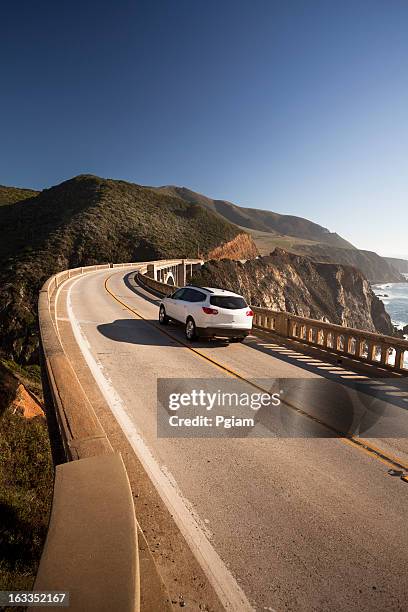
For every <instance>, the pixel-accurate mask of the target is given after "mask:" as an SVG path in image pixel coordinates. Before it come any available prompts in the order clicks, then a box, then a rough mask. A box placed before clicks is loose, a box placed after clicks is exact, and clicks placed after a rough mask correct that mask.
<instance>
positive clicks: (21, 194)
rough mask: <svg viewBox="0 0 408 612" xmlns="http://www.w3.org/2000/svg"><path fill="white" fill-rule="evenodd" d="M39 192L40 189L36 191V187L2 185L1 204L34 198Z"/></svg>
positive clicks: (0, 187) (0, 186) (0, 191)
mask: <svg viewBox="0 0 408 612" xmlns="http://www.w3.org/2000/svg"><path fill="white" fill-rule="evenodd" d="M37 194H38V191H34V189H20V188H19V187H6V186H4V185H0V206H6V205H8V204H14V203H15V202H20V201H21V200H27V199H28V198H34V197H35V196H36V195H37Z"/></svg>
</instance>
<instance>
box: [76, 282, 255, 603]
mask: <svg viewBox="0 0 408 612" xmlns="http://www.w3.org/2000/svg"><path fill="white" fill-rule="evenodd" d="M80 280H82V279H81V278H78V279H76V280H75V281H74V282H73V283H72V284H71V286H70V287H69V290H68V293H67V311H68V317H69V320H70V322H71V325H72V330H73V333H74V336H75V339H76V341H77V343H78V346H79V348H80V350H81V352H82V354H83V356H84V358H85V360H86V362H87V364H88V367H89V369H90V370H91V372H92V374H93V377H94V379H95V381H96V383H97V385H98V387H99V389H100V390H101V392H102V394H103V396H104V397H105V400H106V401H107V403H108V405H109V407H110V409H111V410H112V412H113V414H114V415H115V417H116V420H117V421H118V423H119V425H120V426H121V428H122V430H123V432H124V433H125V435H126V437H127V439H128V441H129V442H130V444H131V445H132V448H133V450H134V451H135V453H136V455H137V457H138V458H139V460H140V461H141V463H142V465H143V467H144V468H145V470H146V472H147V474H148V475H149V477H150V479H151V480H152V482H153V484H154V485H155V487H156V489H157V491H158V493H159V495H160V497H161V498H162V500H163V502H164V503H165V504H166V506H167V508H168V509H169V511H170V513H171V514H172V515H173V518H174V520H175V522H176V524H177V526H178V528H179V529H180V531H181V533H182V534H183V536H184V537H185V539H186V541H187V543H188V545H189V546H190V548H191V550H192V552H193V554H194V555H195V557H196V559H197V561H198V562H199V564H200V565H201V567H202V569H203V571H204V572H205V574H206V576H207V578H208V580H209V581H210V583H211V584H212V586H213V587H214V589H215V591H216V593H217V595H218V597H219V599H220V601H221V603H222V605H223V606H224V608H225V610H232V611H233V612H237V611H239V612H249V611H253V610H254V608H253V606H251V604H250V603H249V601H248V599H247V597H246V595H245V593H244V591H243V590H242V589H241V587H240V586H239V584H238V583H237V581H236V580H235V578H234V577H233V575H232V574H231V572H230V571H229V569H228V568H227V567H226V565H225V564H224V562H223V561H222V559H221V557H220V556H219V555H218V553H217V552H216V550H215V549H214V547H213V546H212V544H211V543H210V542H209V541H208V539H207V537H206V535H205V530H204V529H203V528H202V527H201V526H200V524H199V522H198V521H199V519H198V517H196V516H194V514H193V513H192V505H191V504H190V503H189V501H188V500H187V499H186V498H184V497H183V495H182V493H181V491H180V490H179V488H178V487H177V484H176V481H175V479H174V477H173V476H172V474H171V473H170V472H169V471H168V470H167V469H165V470H163V469H161V467H160V465H159V464H158V463H157V461H156V459H155V458H154V456H153V454H152V452H151V451H150V449H149V448H148V446H147V445H146V443H145V442H144V440H143V438H142V436H141V435H140V433H139V431H138V429H137V427H136V426H135V424H134V423H133V422H132V420H131V419H130V417H129V415H128V414H127V412H126V408H125V405H124V402H123V400H122V399H121V397H120V396H119V394H118V393H117V391H116V389H115V388H114V387H113V385H112V382H111V381H110V380H109V379H108V378H107V377H106V376H105V374H104V372H103V366H102V364H101V363H100V362H99V361H98V360H97V359H96V358H95V357H94V356H93V355H92V352H91V347H90V344H89V342H88V340H87V339H86V337H85V335H84V333H83V331H82V329H81V326H80V324H79V322H78V320H77V319H76V317H75V314H74V311H73V308H72V302H71V290H72V288H73V287H74V286H75V285H76V283H77V282H78V281H80Z"/></svg>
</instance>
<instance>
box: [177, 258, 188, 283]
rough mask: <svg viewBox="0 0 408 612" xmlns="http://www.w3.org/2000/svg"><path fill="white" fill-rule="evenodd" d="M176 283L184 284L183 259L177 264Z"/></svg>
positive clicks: (184, 266) (184, 263) (184, 264)
mask: <svg viewBox="0 0 408 612" xmlns="http://www.w3.org/2000/svg"><path fill="white" fill-rule="evenodd" d="M176 274H177V281H176V282H177V285H178V286H179V287H183V286H184V285H185V284H186V262H185V261H184V259H183V262H182V263H180V264H178V265H177V272H176Z"/></svg>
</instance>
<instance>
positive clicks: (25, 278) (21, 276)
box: [0, 175, 244, 361]
mask: <svg viewBox="0 0 408 612" xmlns="http://www.w3.org/2000/svg"><path fill="white" fill-rule="evenodd" d="M0 228H1V229H0V335H1V338H2V345H3V349H4V350H5V351H6V352H7V354H8V355H9V356H10V357H13V358H15V359H16V360H17V361H24V360H25V361H27V360H29V359H31V360H34V361H36V360H37V356H36V354H35V349H36V346H37V328H36V302H37V298H38V291H39V289H40V287H41V285H42V284H43V282H44V281H45V280H46V279H47V278H48V277H49V276H51V275H52V274H54V273H55V272H57V271H59V270H64V269H66V268H72V267H76V266H82V265H83V266H86V265H92V264H95V263H103V262H122V261H143V260H149V259H161V258H167V257H170V258H172V257H196V256H197V252H198V251H199V252H200V254H202V255H205V254H206V253H208V252H209V251H211V250H212V249H214V248H215V247H218V246H220V245H221V244H223V243H226V242H229V241H231V240H233V239H234V238H235V237H236V236H237V235H238V234H240V233H242V232H241V230H239V228H237V227H236V226H234V225H232V224H230V223H228V222H227V221H226V220H223V219H220V218H219V217H218V216H217V215H215V214H214V213H212V212H211V211H209V210H207V209H204V208H203V207H201V206H199V205H193V206H191V205H190V204H188V203H186V202H184V201H183V200H181V199H180V198H176V197H173V196H168V195H165V194H160V193H156V192H155V191H153V190H151V189H148V188H144V187H140V186H139V185H135V184H131V183H126V182H124V181H113V180H105V179H101V178H98V177H95V176H89V175H82V176H78V177H76V178H73V179H71V180H68V181H65V182H64V183H61V184H60V185H57V186H56V187H52V188H51V189H46V190H44V191H42V192H41V193H40V194H39V195H37V196H36V197H35V198H31V199H29V200H25V201H24V202H19V203H16V204H14V205H13V206H3V207H0ZM243 257H244V255H243Z"/></svg>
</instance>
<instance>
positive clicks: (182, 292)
mask: <svg viewBox="0 0 408 612" xmlns="http://www.w3.org/2000/svg"><path fill="white" fill-rule="evenodd" d="M187 291H188V289H184V288H183V289H177V291H176V292H175V293H173V295H172V296H171V299H172V300H184V299H185V297H184V296H185V293H186V292H187Z"/></svg>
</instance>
